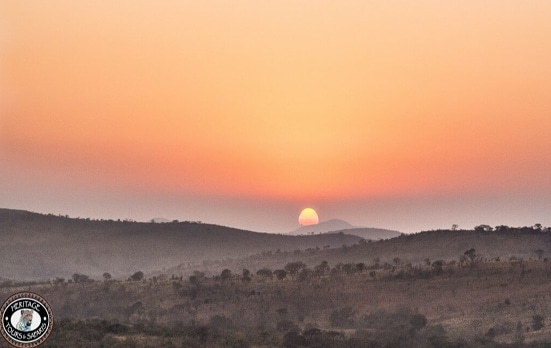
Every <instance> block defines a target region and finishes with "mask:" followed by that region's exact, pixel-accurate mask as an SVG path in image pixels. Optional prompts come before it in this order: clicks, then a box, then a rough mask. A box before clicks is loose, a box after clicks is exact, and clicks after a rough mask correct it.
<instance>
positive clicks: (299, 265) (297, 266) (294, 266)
mask: <svg viewBox="0 0 551 348" xmlns="http://www.w3.org/2000/svg"><path fill="white" fill-rule="evenodd" d="M284 268H285V270H286V271H287V272H289V273H290V274H291V275H292V276H294V275H296V274H297V273H298V272H299V271H300V270H302V269H304V268H306V264H305V263H304V262H302V261H296V262H289V263H288V264H286V265H285V267H284Z"/></svg>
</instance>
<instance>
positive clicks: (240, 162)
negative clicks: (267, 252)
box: [0, 0, 551, 232]
mask: <svg viewBox="0 0 551 348" xmlns="http://www.w3.org/2000/svg"><path fill="white" fill-rule="evenodd" d="M550 18H551V2H549V1H543V0H542V1H528V2H526V1H516V0H515V1H507V0H495V1H460V2H459V1H440V0H433V1H357V0H353V1H333V0H331V1H330V0H317V1H306V0H294V1H285V0H283V1H282V0H278V1H257V0H232V1H221V0H220V1H219V0H206V1H205V0H204V1H155V2H153V1H136V0H132V1H130V0H128V1H117V0H115V1H108V2H98V1H73V0H67V1H55V0H51V1H34V2H30V1H15V0H14V1H6V0H0V62H1V66H0V69H1V70H0V207H4V208H18V209H26V210H31V211H37V212H43V213H55V214H69V215H70V216H73V217H77V216H80V217H93V218H130V219H136V220H139V221H146V220H149V219H151V218H153V217H158V216H159V217H165V218H169V219H180V220H201V221H204V222H210V223H217V224H223V225H230V226H235V227H241V228H248V229H253V230H257V231H269V232H286V231H288V230H291V229H294V228H297V227H298V221H297V218H298V214H299V213H300V211H301V209H302V208H304V207H307V206H311V207H313V208H315V209H316V210H317V212H318V214H319V217H320V220H322V221H323V220H327V219H331V218H342V219H345V220H347V221H349V222H351V223H353V224H356V225H365V226H375V227H383V228H394V229H399V230H401V231H405V232H414V231H419V230H422V229H433V228H439V227H444V228H448V227H450V226H451V225H452V224H454V223H457V224H459V225H460V227H465V228H471V227H473V226H475V225H477V224H481V223H486V224H490V225H497V224H508V225H512V226H520V225H533V224H534V223H542V224H544V225H545V226H548V225H551V136H550V132H551V63H550V62H551V20H550Z"/></svg>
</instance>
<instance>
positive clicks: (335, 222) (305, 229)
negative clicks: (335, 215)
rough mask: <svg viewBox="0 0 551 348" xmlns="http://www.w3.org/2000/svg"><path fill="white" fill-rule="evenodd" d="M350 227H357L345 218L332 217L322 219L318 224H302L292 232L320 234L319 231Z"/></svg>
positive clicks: (325, 231) (297, 233) (293, 233)
mask: <svg viewBox="0 0 551 348" xmlns="http://www.w3.org/2000/svg"><path fill="white" fill-rule="evenodd" d="M350 228H355V226H352V225H351V224H350V223H348V222H346V221H344V220H339V219H331V220H327V221H322V222H320V223H319V224H316V225H308V226H301V227H299V228H297V229H296V230H294V231H291V232H290V234H292V235H299V234H319V233H327V232H331V231H342V230H346V229H350Z"/></svg>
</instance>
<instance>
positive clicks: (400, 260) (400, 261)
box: [392, 257, 402, 267]
mask: <svg viewBox="0 0 551 348" xmlns="http://www.w3.org/2000/svg"><path fill="white" fill-rule="evenodd" d="M392 261H394V264H395V265H396V267H400V265H401V263H402V259H401V258H399V257H395V258H393V259H392Z"/></svg>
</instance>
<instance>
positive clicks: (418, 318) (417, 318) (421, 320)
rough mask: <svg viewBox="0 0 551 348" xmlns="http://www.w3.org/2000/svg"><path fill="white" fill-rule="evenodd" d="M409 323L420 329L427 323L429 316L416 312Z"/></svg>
mask: <svg viewBox="0 0 551 348" xmlns="http://www.w3.org/2000/svg"><path fill="white" fill-rule="evenodd" d="M409 323H410V324H411V326H412V327H413V328H414V329H415V330H417V331H419V330H421V329H422V328H424V327H425V326H426V325H427V317H425V316H424V315H423V314H414V315H413V316H412V317H411V320H410V321H409Z"/></svg>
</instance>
